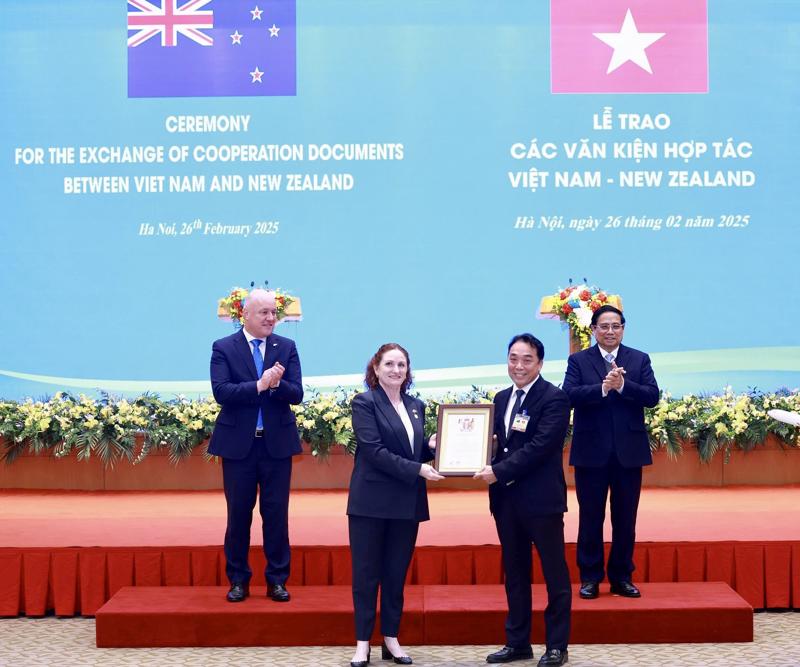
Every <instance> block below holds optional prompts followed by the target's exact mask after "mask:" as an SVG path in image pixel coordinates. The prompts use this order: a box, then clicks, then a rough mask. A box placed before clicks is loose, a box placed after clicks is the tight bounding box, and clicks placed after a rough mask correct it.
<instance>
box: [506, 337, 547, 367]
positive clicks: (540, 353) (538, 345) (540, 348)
mask: <svg viewBox="0 0 800 667" xmlns="http://www.w3.org/2000/svg"><path fill="white" fill-rule="evenodd" d="M519 341H522V342H523V343H527V344H528V345H530V346H531V347H532V348H533V349H534V350H536V356H537V357H539V361H544V344H543V343H542V341H540V340H539V339H538V338H537V337H536V336H534V335H533V334H530V333H521V334H517V335H516V336H514V337H513V338H512V339H511V340H510V341H509V343H508V352H511V347H512V346H513V345H514V343H517V342H519Z"/></svg>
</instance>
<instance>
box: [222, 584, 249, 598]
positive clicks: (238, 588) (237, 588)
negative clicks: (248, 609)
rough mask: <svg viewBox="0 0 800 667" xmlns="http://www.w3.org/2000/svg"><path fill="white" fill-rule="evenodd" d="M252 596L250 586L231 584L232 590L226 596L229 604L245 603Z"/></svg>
mask: <svg viewBox="0 0 800 667" xmlns="http://www.w3.org/2000/svg"><path fill="white" fill-rule="evenodd" d="M249 595H250V586H248V585H247V584H231V589H230V590H229V591H228V594H227V595H226V596H225V599H226V600H227V601H228V602H243V601H244V600H246V599H247V597H248V596H249Z"/></svg>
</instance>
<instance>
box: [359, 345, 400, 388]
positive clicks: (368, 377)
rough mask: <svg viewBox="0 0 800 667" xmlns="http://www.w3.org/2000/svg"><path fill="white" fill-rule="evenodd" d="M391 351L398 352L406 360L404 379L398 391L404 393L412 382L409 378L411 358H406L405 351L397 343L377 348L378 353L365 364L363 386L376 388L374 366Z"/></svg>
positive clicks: (376, 380)
mask: <svg viewBox="0 0 800 667" xmlns="http://www.w3.org/2000/svg"><path fill="white" fill-rule="evenodd" d="M391 350H400V352H402V353H403V356H405V358H406V379H405V380H403V384H402V385H401V386H400V391H402V392H405V391H406V390H407V389H408V388H409V387H410V386H411V382H412V378H411V358H410V357H409V356H408V352H407V351H406V349H405V348H404V347H403V346H402V345H400V344H398V343H384V344H383V345H381V346H380V347H379V348H378V351H377V352H376V353H375V354H373V355H372V358H371V359H370V360H369V362H367V372H366V374H365V376H364V384H365V385H367V386H368V387H369V388H370V389H375V388H376V387H377V386H378V376H377V375H376V374H375V366H377V365H378V364H380V363H381V359H383V355H384V354H386V353H387V352H390V351H391Z"/></svg>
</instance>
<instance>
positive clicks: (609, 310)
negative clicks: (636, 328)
mask: <svg viewBox="0 0 800 667" xmlns="http://www.w3.org/2000/svg"><path fill="white" fill-rule="evenodd" d="M603 313H616V314H617V315H619V321H620V323H621V324H625V316H624V315H623V314H622V311H621V310H620V309H619V308H615V307H614V306H609V305H608V304H606V305H605V306H600V307H599V308H598V309H597V310H595V311H594V312H593V313H592V326H593V327H596V326H597V320H599V319H600V316H601V315H602V314H603Z"/></svg>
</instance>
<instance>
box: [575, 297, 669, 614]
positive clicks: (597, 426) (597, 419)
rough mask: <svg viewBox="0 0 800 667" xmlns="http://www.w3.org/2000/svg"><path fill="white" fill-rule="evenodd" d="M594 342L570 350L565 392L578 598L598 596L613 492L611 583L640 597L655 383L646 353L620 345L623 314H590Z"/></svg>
mask: <svg viewBox="0 0 800 667" xmlns="http://www.w3.org/2000/svg"><path fill="white" fill-rule="evenodd" d="M592 333H593V334H594V337H595V340H596V341H597V344H596V345H594V346H593V347H590V348H589V349H587V350H582V351H581V352H577V353H575V354H573V355H570V357H569V361H568V362H567V374H566V377H565V378H564V391H565V392H567V394H568V395H569V398H570V401H571V402H572V405H573V407H574V408H575V415H574V430H573V435H572V449H571V452H570V460H569V462H570V465H572V466H575V491H576V493H577V496H578V505H579V506H580V516H579V527H578V567H579V569H580V571H581V588H580V596H581V597H582V598H586V599H592V598H596V597H597V596H598V594H599V584H600V582H601V581H602V580H603V578H604V577H605V574H606V572H605V571H604V567H603V565H604V563H603V561H604V558H603V556H604V554H603V522H604V521H605V511H606V498H607V497H608V492H609V490H610V491H611V528H612V538H611V553H610V554H609V557H608V570H607V572H608V580H609V582H610V583H611V592H612V593H614V594H615V595H622V596H625V597H631V598H638V597H640V596H641V593H640V592H639V589H638V588H637V587H636V586H635V585H634V584H633V583H632V582H631V575H632V573H633V570H634V564H633V546H634V542H635V541H636V512H637V510H638V507H639V494H640V491H641V488H642V466H645V465H650V464H651V463H652V462H653V458H652V456H651V454H650V443H649V440H648V437H647V431H646V429H645V424H644V408H646V407H652V406H654V405H655V404H656V403H658V384H656V378H655V375H654V374H653V369H652V367H651V365H650V357H648V356H647V355H646V354H645V353H644V352H640V351H639V350H634V349H633V348H630V347H626V346H625V345H622V344H621V343H622V336H623V334H624V333H625V316H624V315H623V314H622V311H620V310H619V309H617V308H614V306H609V305H605V306H601V307H600V308H598V309H597V310H596V311H595V312H594V313H593V315H592Z"/></svg>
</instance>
